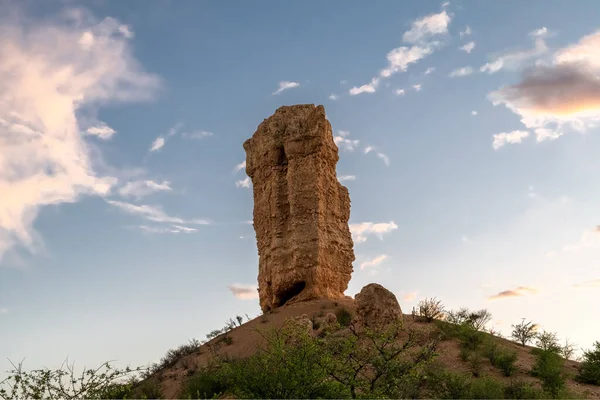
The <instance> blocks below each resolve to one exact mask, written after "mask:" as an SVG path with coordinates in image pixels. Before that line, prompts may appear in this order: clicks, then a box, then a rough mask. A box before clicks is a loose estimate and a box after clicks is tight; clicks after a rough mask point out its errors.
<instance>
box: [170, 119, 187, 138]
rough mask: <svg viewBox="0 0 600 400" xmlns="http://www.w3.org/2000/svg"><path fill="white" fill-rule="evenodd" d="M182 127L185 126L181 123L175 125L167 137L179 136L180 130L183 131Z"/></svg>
mask: <svg viewBox="0 0 600 400" xmlns="http://www.w3.org/2000/svg"><path fill="white" fill-rule="evenodd" d="M182 126H183V124H182V123H181V122H179V123H177V124H175V125H173V126H172V127H171V128H170V129H169V132H167V137H171V136H175V135H176V134H177V132H179V130H180V129H181V127H182Z"/></svg>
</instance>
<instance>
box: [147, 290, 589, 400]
mask: <svg viewBox="0 0 600 400" xmlns="http://www.w3.org/2000/svg"><path fill="white" fill-rule="evenodd" d="M344 309H345V310H348V311H350V313H351V314H354V313H355V312H356V306H355V303H354V300H352V299H344V300H339V301H335V302H334V301H330V300H314V301H310V302H303V303H296V304H290V305H286V306H284V307H280V308H278V309H275V310H274V311H273V312H270V313H268V314H265V315H263V316H259V317H257V318H255V319H253V320H250V321H248V322H246V323H243V324H241V325H240V326H238V327H236V328H234V329H232V330H230V331H229V332H227V334H226V336H227V337H228V338H229V339H227V340H224V335H220V336H217V337H215V338H214V339H212V340H211V341H209V342H207V343H205V344H203V345H202V346H201V347H200V348H199V349H198V350H196V351H194V352H193V353H191V354H186V355H184V356H182V357H180V358H178V359H176V360H175V361H174V362H172V363H170V364H171V365H170V366H168V367H166V368H164V369H161V370H158V371H156V372H155V373H154V374H153V375H151V376H149V377H148V378H147V379H146V380H145V381H144V383H145V384H149V383H151V384H152V385H153V386H159V387H160V391H161V392H162V396H163V398H178V397H180V396H181V391H182V389H183V387H184V385H185V383H186V380H187V379H188V377H190V376H191V375H193V374H194V372H195V371H197V370H198V369H199V368H201V367H203V366H206V365H207V364H208V362H209V360H210V359H211V357H212V355H213V354H214V353H213V351H216V353H218V354H219V355H222V356H224V355H227V356H229V357H231V358H243V357H247V356H250V355H252V354H254V353H255V352H256V351H257V349H258V348H259V347H260V346H261V345H263V344H264V339H263V337H262V336H261V335H260V334H259V333H258V332H257V329H258V330H268V329H270V328H280V327H281V326H283V324H284V322H285V321H286V320H288V319H291V318H294V317H299V316H302V315H303V314H306V315H308V316H309V317H311V318H312V317H315V316H317V315H323V314H327V313H328V312H332V313H339V312H340V311H342V310H344ZM404 325H405V327H406V328H411V329H415V330H418V331H428V332H437V331H439V328H438V327H437V326H436V324H434V323H427V322H422V321H419V320H418V318H415V317H413V316H412V315H406V314H405V315H404ZM488 336H489V337H490V339H491V340H493V341H495V342H497V343H498V344H500V345H502V346H504V347H505V348H509V349H511V350H514V351H515V352H516V353H517V355H518V358H517V361H516V371H515V372H514V373H513V375H512V376H511V377H505V376H504V375H503V374H502V372H501V371H500V370H499V369H497V368H495V367H494V366H492V364H491V363H490V361H489V360H488V359H485V358H484V359H482V360H481V366H480V372H479V376H488V377H493V378H495V379H497V380H499V381H503V382H506V383H507V384H508V382H509V381H510V380H521V381H525V382H531V383H533V384H534V385H536V386H538V387H539V386H540V380H539V379H538V378H535V377H533V376H531V374H530V373H529V371H530V370H531V368H532V366H533V364H534V355H532V353H531V350H532V349H533V348H532V347H529V346H521V345H520V344H517V343H514V342H511V341H509V340H506V339H503V338H499V337H495V336H491V335H488ZM211 349H212V350H211ZM437 353H438V354H439V356H438V357H437V358H436V362H437V363H440V364H441V365H442V366H443V367H445V368H446V369H449V370H451V371H453V372H463V373H465V374H471V373H472V366H471V364H470V363H469V362H467V361H463V359H462V358H461V345H460V342H459V340H458V339H454V338H446V339H445V340H441V341H440V342H439V344H438V347H437ZM578 367H579V363H578V362H575V361H569V360H566V361H565V363H564V372H566V373H567V374H568V376H569V379H568V381H567V388H568V390H569V392H570V393H572V394H573V395H576V396H578V397H586V398H600V387H598V386H592V385H584V384H580V383H578V382H576V381H574V380H573V377H574V376H575V375H576V374H577V372H578ZM474 379H479V378H474Z"/></svg>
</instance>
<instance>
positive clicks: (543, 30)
mask: <svg viewBox="0 0 600 400" xmlns="http://www.w3.org/2000/svg"><path fill="white" fill-rule="evenodd" d="M529 35H530V36H534V37H541V36H547V35H548V28H546V27H545V26H542V27H541V28H539V29H536V30H534V31H531V32H529Z"/></svg>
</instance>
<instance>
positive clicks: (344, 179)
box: [338, 175, 356, 182]
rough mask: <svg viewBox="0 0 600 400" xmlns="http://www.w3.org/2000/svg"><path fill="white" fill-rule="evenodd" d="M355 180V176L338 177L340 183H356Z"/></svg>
mask: <svg viewBox="0 0 600 400" xmlns="http://www.w3.org/2000/svg"><path fill="white" fill-rule="evenodd" d="M355 180H356V176H354V175H340V176H338V181H340V182H345V181H355Z"/></svg>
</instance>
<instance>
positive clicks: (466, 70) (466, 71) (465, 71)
mask: <svg viewBox="0 0 600 400" xmlns="http://www.w3.org/2000/svg"><path fill="white" fill-rule="evenodd" d="M472 73H473V68H471V67H462V68H457V69H455V70H454V71H452V72H450V74H449V75H448V76H449V77H451V78H455V77H459V76H467V75H471V74H472Z"/></svg>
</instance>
